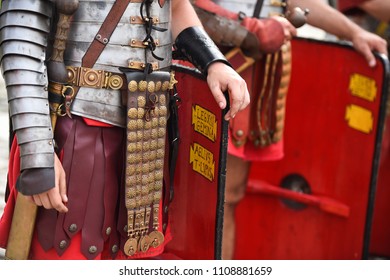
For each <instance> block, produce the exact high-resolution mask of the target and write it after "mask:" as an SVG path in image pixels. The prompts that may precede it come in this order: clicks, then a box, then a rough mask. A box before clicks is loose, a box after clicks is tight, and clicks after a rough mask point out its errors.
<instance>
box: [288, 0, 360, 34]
mask: <svg viewBox="0 0 390 280" xmlns="http://www.w3.org/2000/svg"><path fill="white" fill-rule="evenodd" d="M290 5H291V7H300V8H302V9H309V14H308V15H307V23H308V24H310V25H312V26H315V27H317V28H320V29H323V30H324V31H326V32H328V33H331V34H333V35H335V36H337V37H339V38H341V39H345V40H352V38H353V36H354V34H356V33H357V32H359V31H360V30H361V28H360V27H359V26H358V25H357V24H355V23H354V22H352V21H351V20H349V19H348V18H347V17H346V16H345V15H343V14H342V13H341V12H339V11H338V10H336V9H334V8H332V7H331V6H329V5H328V4H326V3H324V2H323V1H320V0H310V1H308V0H290Z"/></svg>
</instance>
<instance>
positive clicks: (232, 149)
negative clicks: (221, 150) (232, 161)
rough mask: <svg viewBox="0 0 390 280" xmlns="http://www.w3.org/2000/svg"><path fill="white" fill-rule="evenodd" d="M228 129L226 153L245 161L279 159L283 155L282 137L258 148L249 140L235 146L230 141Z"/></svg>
mask: <svg viewBox="0 0 390 280" xmlns="http://www.w3.org/2000/svg"><path fill="white" fill-rule="evenodd" d="M231 139H232V137H231V135H230V131H229V142H228V153H229V154H230V155H233V156H235V157H238V158H241V159H243V160H246V161H274V160H280V159H282V158H283V156H284V152H283V147H284V145H283V139H282V140H281V141H279V142H277V143H275V144H272V145H269V146H267V147H265V148H261V149H259V148H258V147H255V146H254V145H253V143H252V142H251V141H247V143H246V144H245V145H243V146H241V147H236V146H235V145H234V144H233V142H232V141H231Z"/></svg>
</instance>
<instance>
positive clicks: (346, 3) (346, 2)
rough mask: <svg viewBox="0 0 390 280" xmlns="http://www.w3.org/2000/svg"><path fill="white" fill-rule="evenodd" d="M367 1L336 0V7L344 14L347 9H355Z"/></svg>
mask: <svg viewBox="0 0 390 280" xmlns="http://www.w3.org/2000/svg"><path fill="white" fill-rule="evenodd" d="M367 1H368V0H338V1H337V3H338V4H337V5H338V9H339V10H340V11H342V12H345V11H346V10H348V9H352V8H357V6H359V5H360V4H362V3H364V2H367ZM383 1H386V0H383Z"/></svg>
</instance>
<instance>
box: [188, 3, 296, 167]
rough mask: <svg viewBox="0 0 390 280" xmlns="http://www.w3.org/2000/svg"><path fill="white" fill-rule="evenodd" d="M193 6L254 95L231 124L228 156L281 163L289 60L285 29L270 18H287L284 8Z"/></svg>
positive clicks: (267, 5) (263, 5) (266, 5)
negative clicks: (278, 159) (248, 105)
mask: <svg viewBox="0 0 390 280" xmlns="http://www.w3.org/2000/svg"><path fill="white" fill-rule="evenodd" d="M193 4H194V6H195V7H196V9H195V10H196V11H197V13H198V15H199V17H200V19H201V20H202V22H203V24H204V26H205V29H206V31H207V32H208V33H209V34H210V37H211V38H212V39H213V40H214V41H215V42H216V43H217V45H218V46H219V47H220V48H221V49H222V50H224V53H225V55H226V57H227V58H228V59H229V61H230V62H231V64H232V65H233V66H234V67H235V69H236V70H237V72H239V73H240V74H241V76H242V77H243V78H244V79H245V80H246V82H247V84H248V88H249V89H250V94H251V106H250V108H246V110H244V111H242V112H240V113H239V114H237V116H236V118H234V119H233V120H231V121H230V130H229V133H230V138H229V139H230V140H231V141H229V153H231V154H233V155H235V156H238V157H244V158H246V159H249V160H270V159H277V158H280V157H281V156H282V149H281V148H279V146H280V145H281V143H282V142H281V140H282V134H283V126H284V112H285V100H286V94H287V90H288V83H289V76H290V70H291V65H290V62H291V59H290V57H291V54H290V45H289V43H285V42H284V33H283V30H282V27H281V26H280V24H279V23H278V22H277V21H276V20H275V19H273V18H271V17H272V16H276V15H279V16H286V15H289V13H288V9H287V4H286V2H285V1H254V0H246V1H244V3H243V2H242V1H224V0H213V1H212V2H211V1H210V0H194V1H193ZM302 15H303V14H301V15H299V16H298V17H300V18H301V20H300V22H301V23H300V24H302V22H303V21H304V20H302V18H304V16H303V17H302ZM258 18H262V20H258ZM295 18H297V17H295ZM253 58H254V59H256V60H253ZM246 144H248V145H246ZM275 147H277V148H275ZM259 148H261V149H259Z"/></svg>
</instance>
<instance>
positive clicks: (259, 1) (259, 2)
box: [253, 0, 264, 18]
mask: <svg viewBox="0 0 390 280" xmlns="http://www.w3.org/2000/svg"><path fill="white" fill-rule="evenodd" d="M263 2H264V0H257V2H256V6H255V11H254V12H253V17H254V18H260V13H261V8H262V7H263Z"/></svg>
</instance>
